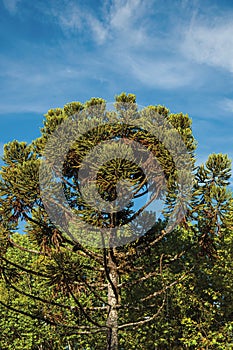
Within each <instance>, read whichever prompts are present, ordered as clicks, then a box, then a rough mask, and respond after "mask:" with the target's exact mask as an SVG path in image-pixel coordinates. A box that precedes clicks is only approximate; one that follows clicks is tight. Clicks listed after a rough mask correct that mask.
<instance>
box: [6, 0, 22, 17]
mask: <svg viewBox="0 0 233 350" xmlns="http://www.w3.org/2000/svg"><path fill="white" fill-rule="evenodd" d="M19 2H20V0H3V4H4V6H5V8H6V9H7V10H8V11H9V12H10V13H11V14H12V15H13V14H15V13H16V12H17V6H18V3H19Z"/></svg>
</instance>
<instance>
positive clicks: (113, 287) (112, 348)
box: [107, 249, 119, 350]
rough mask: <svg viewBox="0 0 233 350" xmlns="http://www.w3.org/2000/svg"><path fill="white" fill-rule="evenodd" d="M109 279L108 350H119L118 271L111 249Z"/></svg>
mask: <svg viewBox="0 0 233 350" xmlns="http://www.w3.org/2000/svg"><path fill="white" fill-rule="evenodd" d="M108 258H109V260H108V261H109V264H108V268H109V281H108V304H109V305H110V307H109V313H108V319H107V326H108V327H109V330H108V339H107V340H108V344H107V350H118V309H117V306H118V304H119V293H118V288H117V285H118V280H119V276H118V271H117V266H116V263H115V261H114V255H113V250H111V249H110V251H109V254H108Z"/></svg>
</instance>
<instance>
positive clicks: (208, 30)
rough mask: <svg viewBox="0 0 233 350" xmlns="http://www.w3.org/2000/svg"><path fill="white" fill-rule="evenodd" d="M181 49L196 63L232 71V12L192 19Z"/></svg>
mask: <svg viewBox="0 0 233 350" xmlns="http://www.w3.org/2000/svg"><path fill="white" fill-rule="evenodd" d="M181 50H182V52H183V54H184V55H185V56H187V57H188V58H189V59H191V60H193V61H196V62H197V63H201V64H206V65H210V66H215V67H220V68H224V69H226V70H227V71H229V72H231V73H233V20H232V14H231V16H229V14H224V15H221V16H220V17H211V18H208V17H204V18H196V19H194V20H193V22H192V23H191V25H190V27H189V28H188V30H187V31H186V33H185V35H184V41H183V42H182V44H181Z"/></svg>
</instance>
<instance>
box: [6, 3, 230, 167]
mask: <svg viewBox="0 0 233 350" xmlns="http://www.w3.org/2000/svg"><path fill="white" fill-rule="evenodd" d="M0 15H1V21H0V42H1V48H0V50H1V51H0V67H1V68H0V77H1V78H0V79H1V80H0V89H1V94H0V123H1V124H0V125H1V135H0V149H2V145H3V144H4V143H6V142H8V141H11V140H13V139H18V140H26V141H31V140H32V139H33V138H35V137H37V136H39V127H41V126H42V120H43V114H44V113H46V112H47V110H48V109H50V108H53V107H63V105H64V104H65V103H67V102H70V101H81V102H84V101H86V100H88V99H89V98H90V97H93V96H94V97H103V98H105V99H106V100H107V101H108V102H111V101H113V99H114V95H116V94H118V93H120V92H122V91H126V92H131V93H135V94H136V95H137V102H138V103H139V104H141V105H148V104H163V105H165V106H166V107H168V108H169V109H170V110H171V111H172V112H181V111H182V112H183V113H188V114H189V115H190V117H191V118H192V119H193V130H194V134H195V137H196V138H197V140H198V143H199V146H198V150H197V155H198V159H199V162H201V161H204V160H206V159H207V156H208V154H209V153H213V152H216V153H218V152H222V153H228V154H229V156H230V157H231V158H233V133H232V131H233V3H232V1H226V0H225V1H224V0H222V1H216V0H212V1H208V0H205V1H198V0H179V1H176V0H174V1H170V0H163V1H162V0H125V1H123V0H112V1H94V0H93V1H90V0H85V1H84V0H83V1H81V0H80V1H79V0H76V1H75V0H74V1H73V0H70V1H67V0H54V1H53V0H51V1H48V0H47V1H45V0H36V1H30V0H0Z"/></svg>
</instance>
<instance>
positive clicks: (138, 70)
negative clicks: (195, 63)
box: [129, 56, 194, 90]
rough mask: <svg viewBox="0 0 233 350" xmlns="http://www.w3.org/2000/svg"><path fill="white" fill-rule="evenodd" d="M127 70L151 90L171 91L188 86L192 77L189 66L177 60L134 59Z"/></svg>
mask: <svg viewBox="0 0 233 350" xmlns="http://www.w3.org/2000/svg"><path fill="white" fill-rule="evenodd" d="M129 69H131V71H132V73H133V75H134V76H135V78H136V79H138V80H139V81H140V82H142V83H143V84H145V85H146V86H149V87H151V88H153V87H157V88H163V89H168V90H169V89H173V88H179V87H183V86H186V85H189V84H190V83H191V81H193V79H194V76H193V73H192V71H191V70H190V67H189V65H187V64H185V63H184V62H180V61H178V60H169V59H166V58H165V59H164V60H163V59H161V60H159V59H154V60H150V59H148V58H147V57H146V56H145V57H144V58H138V57H134V59H131V60H130V61H129Z"/></svg>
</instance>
